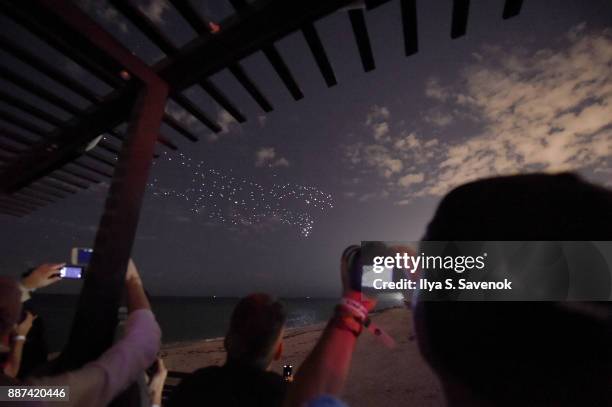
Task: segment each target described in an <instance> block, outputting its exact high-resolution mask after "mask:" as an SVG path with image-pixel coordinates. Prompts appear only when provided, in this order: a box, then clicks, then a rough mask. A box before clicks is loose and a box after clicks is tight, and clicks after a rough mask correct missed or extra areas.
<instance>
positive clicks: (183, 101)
mask: <svg viewBox="0 0 612 407" xmlns="http://www.w3.org/2000/svg"><path fill="white" fill-rule="evenodd" d="M172 99H173V100H174V101H175V102H176V103H177V104H178V105H179V106H181V107H182V108H183V109H185V110H186V111H187V112H189V113H190V114H191V115H192V116H193V117H195V118H196V119H198V120H199V121H201V122H202V123H203V124H204V125H205V126H206V127H208V128H209V129H210V130H212V131H213V132H215V133H219V132H220V131H221V127H220V126H219V125H218V124H217V123H215V122H214V121H213V120H212V119H211V118H209V117H208V115H207V114H206V113H204V112H203V111H202V110H200V108H199V107H197V106H196V105H195V104H194V103H193V102H192V101H191V100H189V99H188V98H187V97H185V96H183V95H182V94H180V93H179V94H175V95H172Z"/></svg>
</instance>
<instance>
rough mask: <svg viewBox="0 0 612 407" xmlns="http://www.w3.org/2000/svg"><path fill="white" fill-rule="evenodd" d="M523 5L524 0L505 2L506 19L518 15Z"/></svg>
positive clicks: (503, 15)
mask: <svg viewBox="0 0 612 407" xmlns="http://www.w3.org/2000/svg"><path fill="white" fill-rule="evenodd" d="M522 6H523V0H506V2H505V3H504V12H503V13H502V18H503V19H504V20H506V19H508V18H512V17H515V16H518V15H519V14H520V12H521V7H522Z"/></svg>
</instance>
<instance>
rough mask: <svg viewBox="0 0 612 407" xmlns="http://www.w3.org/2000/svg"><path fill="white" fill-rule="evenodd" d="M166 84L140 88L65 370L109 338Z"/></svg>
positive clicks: (65, 354)
mask: <svg viewBox="0 0 612 407" xmlns="http://www.w3.org/2000/svg"><path fill="white" fill-rule="evenodd" d="M167 96H168V86H167V85H166V83H165V82H163V81H161V80H157V81H149V82H147V83H146V84H145V86H144V88H143V89H142V90H141V93H140V95H139V98H138V101H137V103H136V105H135V107H134V110H133V113H132V118H131V121H130V123H129V128H128V133H127V137H126V139H125V141H124V143H123V147H122V149H121V153H120V155H119V159H118V162H117V166H116V170H115V173H114V175H113V179H112V184H111V186H110V190H109V193H108V197H107V200H106V204H105V208H104V213H103V215H102V218H101V220H100V224H99V227H98V232H97V235H96V239H95V244H94V252H93V256H92V259H91V263H90V265H89V267H88V269H87V271H86V273H85V281H84V286H83V289H82V291H81V296H80V298H79V304H78V308H77V313H76V316H75V319H74V322H73V326H72V330H71V334H70V338H69V340H68V343H67V344H66V346H65V348H64V350H63V352H62V354H61V356H60V360H59V366H58V367H59V368H60V369H61V370H69V369H74V368H78V367H80V366H82V365H83V364H84V363H86V362H88V361H90V360H93V359H95V358H97V357H98V356H99V355H101V354H102V353H103V352H104V351H105V350H106V349H108V347H109V346H111V344H112V341H113V336H114V332H115V328H116V325H117V310H118V307H119V303H120V300H121V296H122V293H123V292H124V280H125V271H126V268H127V263H128V260H129V258H130V253H131V251H132V246H133V243H134V237H135V235H136V228H137V225H138V219H139V215H140V209H141V206H142V201H143V197H144V193H145V188H146V183H147V178H148V175H149V171H150V169H151V163H152V160H153V153H154V149H155V143H156V140H157V134H158V133H159V127H160V124H161V121H162V117H163V114H164V106H165V104H166V98H167Z"/></svg>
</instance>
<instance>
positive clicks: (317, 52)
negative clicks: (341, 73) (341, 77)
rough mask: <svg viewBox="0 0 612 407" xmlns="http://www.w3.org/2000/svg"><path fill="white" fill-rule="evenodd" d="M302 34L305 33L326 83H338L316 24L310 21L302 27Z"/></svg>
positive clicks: (332, 84) (329, 84) (329, 85)
mask: <svg viewBox="0 0 612 407" xmlns="http://www.w3.org/2000/svg"><path fill="white" fill-rule="evenodd" d="M302 34H303V35H304V39H305V40H306V43H307V44H308V48H310V52H312V56H313V57H314V59H315V61H316V63H317V66H318V67H319V71H321V75H323V78H324V79H325V83H326V84H327V86H328V87H331V86H334V85H336V84H337V83H338V81H337V80H336V75H335V74H334V68H332V66H331V63H330V62H329V58H328V57H327V53H326V52H325V47H323V43H322V42H321V38H320V37H319V34H318V33H317V29H316V28H315V26H314V24H313V23H310V24H306V25H305V26H304V27H302Z"/></svg>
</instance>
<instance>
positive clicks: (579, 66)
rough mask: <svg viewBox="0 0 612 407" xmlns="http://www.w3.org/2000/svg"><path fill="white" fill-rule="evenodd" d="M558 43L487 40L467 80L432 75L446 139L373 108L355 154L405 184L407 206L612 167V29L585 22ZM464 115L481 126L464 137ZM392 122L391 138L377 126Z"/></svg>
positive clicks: (436, 120) (434, 122) (351, 155)
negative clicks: (495, 184) (469, 185)
mask: <svg viewBox="0 0 612 407" xmlns="http://www.w3.org/2000/svg"><path fill="white" fill-rule="evenodd" d="M558 45H559V47H558V49H540V50H536V51H533V50H531V51H529V50H526V49H524V48H521V47H515V48H513V49H510V50H508V49H505V48H504V49H502V48H501V47H492V46H486V47H483V49H482V50H481V52H479V53H478V58H475V61H476V62H475V63H473V64H470V65H469V66H467V67H466V68H465V69H464V70H463V71H462V73H461V75H460V77H459V80H458V81H456V82H454V83H451V84H448V85H446V84H443V83H441V82H440V81H439V80H438V79H436V78H435V77H432V78H430V79H429V80H428V81H427V82H426V84H425V90H424V91H425V95H426V96H427V97H428V98H430V99H431V100H433V101H436V102H438V103H439V104H440V105H439V106H437V107H436V108H435V110H430V111H428V113H426V114H424V115H423V116H422V117H423V121H424V122H425V123H426V124H428V125H429V128H432V129H433V128H436V129H437V132H433V133H435V134H440V135H442V136H446V137H437V138H432V137H431V136H425V134H422V133H425V131H421V130H420V131H418V132H417V131H409V130H407V129H404V128H401V126H399V125H395V126H393V125H391V124H389V120H390V118H391V114H392V112H390V111H389V109H386V108H381V107H379V106H373V107H372V110H371V111H370V112H369V113H368V115H367V119H366V122H367V123H368V125H370V126H372V128H371V130H372V134H371V135H370V136H371V139H370V141H371V142H370V143H357V144H355V145H352V146H351V147H348V148H347V150H346V157H347V159H348V161H349V162H350V163H351V164H353V165H354V166H355V167H357V168H361V169H362V170H363V169H366V170H369V171H371V172H375V173H377V174H378V175H380V176H382V177H383V178H384V180H385V181H386V185H387V186H392V185H395V189H396V190H397V188H399V189H400V195H401V197H402V198H401V200H399V201H398V202H396V203H398V204H406V203H409V202H410V200H411V199H413V198H414V197H422V196H441V195H443V194H445V193H446V192H448V191H449V190H450V189H452V188H453V187H455V186H457V185H460V184H463V183H465V182H468V181H471V180H475V179H479V178H484V177H489V176H494V175H505V174H516V173H526V172H535V171H545V172H560V171H568V170H587V171H590V172H591V173H610V172H612V31H610V30H606V31H603V32H588V30H587V29H586V27H585V25H584V24H582V25H579V26H577V27H574V28H573V29H572V30H570V32H568V33H567V35H566V36H565V38H563V40H562V41H561V43H560V44H558ZM381 111H384V114H380V113H379V112H381ZM458 120H468V121H470V122H471V124H472V125H476V130H475V131H472V132H471V133H470V134H465V135H464V134H459V135H456V134H455V133H454V132H455V131H456V129H455V126H454V124H455V123H456V122H457V121H458ZM383 122H384V123H386V124H387V125H388V129H392V130H390V131H388V132H385V134H384V136H382V137H381V136H380V134H381V133H382V132H381V131H378V130H377V128H376V127H374V126H375V125H377V124H380V123H383ZM426 128H427V127H425V129H426ZM462 128H463V127H462ZM448 136H453V137H448ZM453 138H454V139H453ZM442 140H444V141H442Z"/></svg>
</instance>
